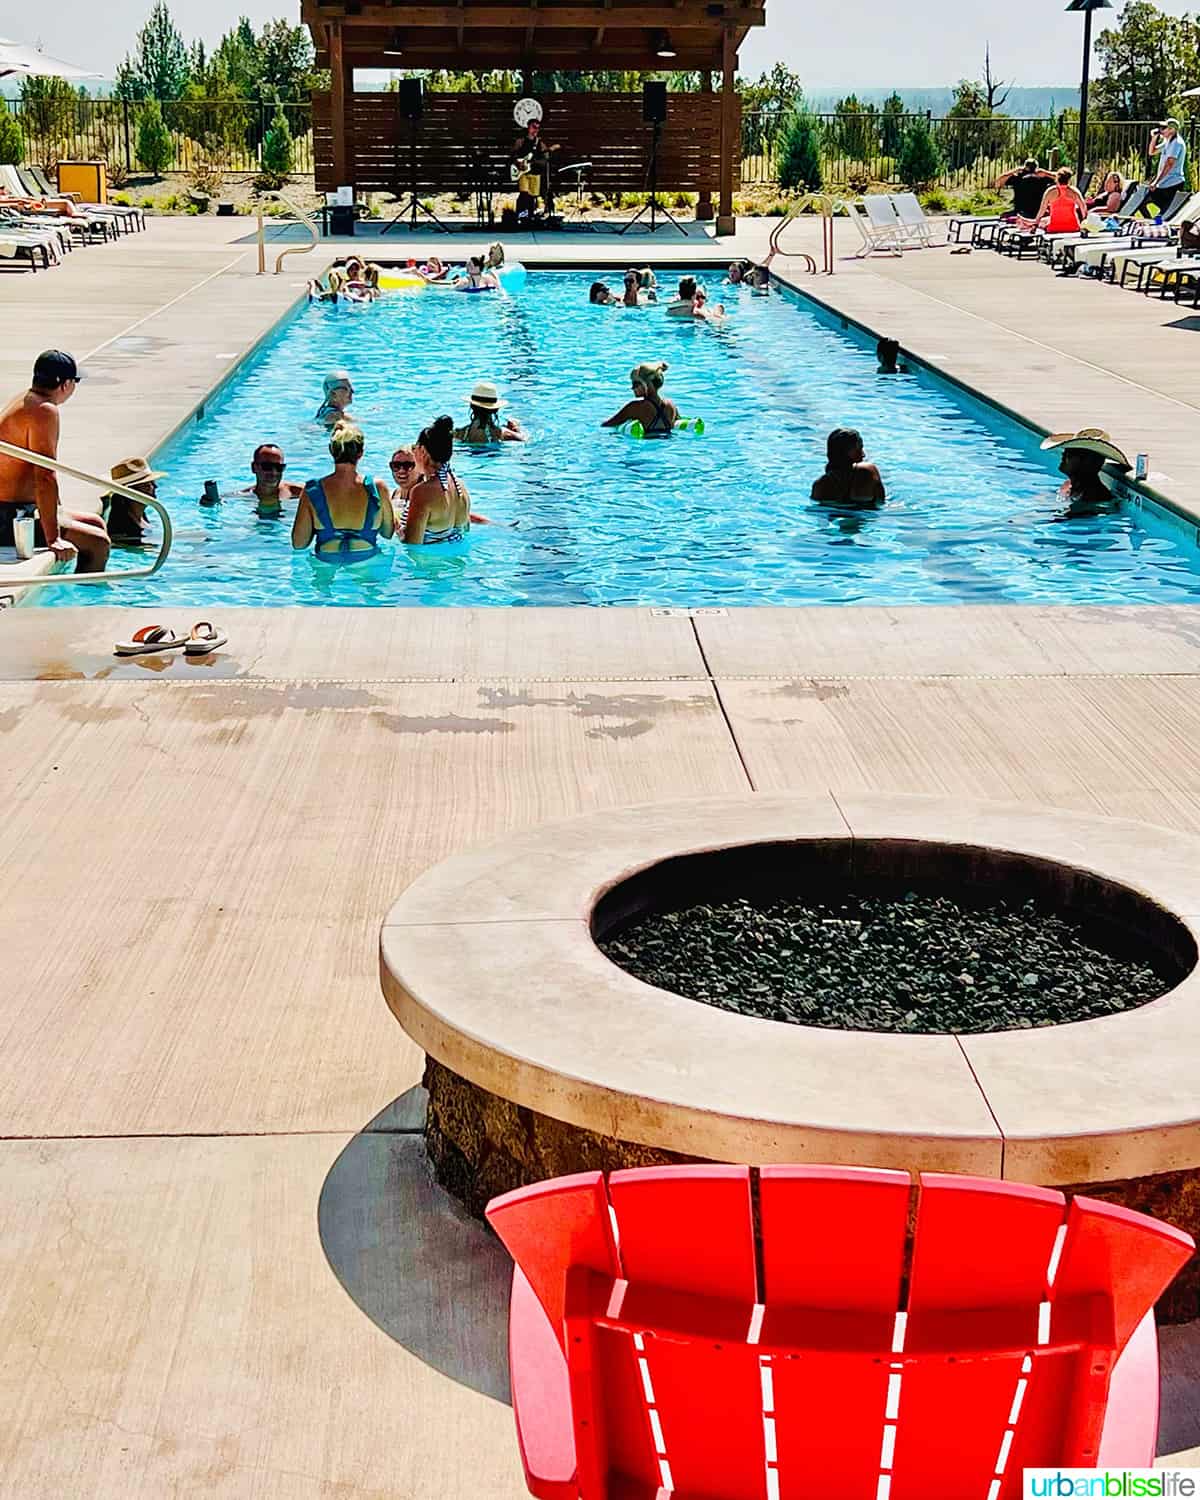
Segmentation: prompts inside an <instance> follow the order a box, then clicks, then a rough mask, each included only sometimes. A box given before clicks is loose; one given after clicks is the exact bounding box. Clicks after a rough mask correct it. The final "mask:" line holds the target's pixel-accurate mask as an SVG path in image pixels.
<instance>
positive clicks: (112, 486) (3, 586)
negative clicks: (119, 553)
mask: <svg viewBox="0 0 1200 1500" xmlns="http://www.w3.org/2000/svg"><path fill="white" fill-rule="evenodd" d="M0 453H4V454H7V456H8V457H9V458H18V459H20V460H21V461H22V462H23V463H27V464H33V465H35V466H36V467H37V468H39V469H52V470H54V471H55V472H56V473H58V474H68V475H70V477H71V478H72V479H78V480H80V481H81V482H82V483H83V484H92V485H95V486H96V488H97V489H101V490H106V491H107V492H108V493H109V494H110V495H124V496H125V498H126V500H133V501H135V502H136V503H137V504H138V505H148V506H149V507H150V508H151V510H153V511H156V512H157V514H158V517H159V519H160V520H161V521H162V541H161V542H160V543H159V546H158V556H157V557H156V558H155V559H154V561H153V562H152V563H151V564H150V566H149V567H148V568H120V569H118V570H117V571H116V572H115V573H44V574H42V575H41V577H38V578H6V579H4V580H3V581H2V582H0V592H2V593H7V592H8V591H9V589H36V588H45V587H46V585H47V584H51V583H52V584H56V585H60V586H65V585H67V584H74V583H114V582H117V581H119V580H122V579H126V578H149V577H150V576H151V574H153V573H157V572H158V570H159V568H161V567H162V565H163V563H165V562H166V560H167V556H168V554H169V553H170V551H171V542H172V541H173V540H174V535H175V533H174V532H173V531H172V529H171V517H170V516H169V515H168V514H167V508H166V506H165V505H164V504H163V503H162V501H161V500H156V499H155V497H154V496H153V495H143V494H141V493H140V492H139V491H138V490H132V489H130V488H129V486H128V485H124V484H118V483H117V482H116V480H114V479H101V478H100V477H99V475H97V474H86V473H84V471H83V470H82V469H73V468H71V466H70V464H64V463H62V462H61V461H60V460H59V459H57V458H47V457H46V455H45V454H44V453H31V452H30V451H29V449H28V448H18V447H16V446H15V445H14V444H12V443H3V442H0Z"/></svg>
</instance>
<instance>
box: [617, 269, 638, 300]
mask: <svg viewBox="0 0 1200 1500" xmlns="http://www.w3.org/2000/svg"><path fill="white" fill-rule="evenodd" d="M641 291H642V283H641V278H640V276H639V275H638V273H637V271H634V270H629V271H626V272H625V295H624V297H622V299H621V300H622V302H623V303H624V304H625V306H626V307H640V306H641Z"/></svg>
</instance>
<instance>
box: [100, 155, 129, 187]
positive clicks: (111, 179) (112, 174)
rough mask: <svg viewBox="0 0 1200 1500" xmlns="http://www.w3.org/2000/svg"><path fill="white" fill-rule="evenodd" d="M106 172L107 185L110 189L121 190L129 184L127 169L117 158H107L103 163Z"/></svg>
mask: <svg viewBox="0 0 1200 1500" xmlns="http://www.w3.org/2000/svg"><path fill="white" fill-rule="evenodd" d="M105 166H106V170H107V172H108V185H109V187H112V188H123V187H125V186H127V185H128V182H129V168H128V167H127V166H126V165H125V163H124V162H123V161H122V160H121V159H120V157H119V156H117V157H114V156H109V157H108V158H107V161H106V163H105Z"/></svg>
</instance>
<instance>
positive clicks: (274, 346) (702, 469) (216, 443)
mask: <svg viewBox="0 0 1200 1500" xmlns="http://www.w3.org/2000/svg"><path fill="white" fill-rule="evenodd" d="M594 274H598V273H591V272H559V271H543V272H532V273H530V275H529V278H528V281H527V283H526V285H525V287H524V289H523V290H521V291H520V292H518V293H517V294H516V295H514V296H512V297H503V296H499V295H484V296H477V297H464V296H461V295H456V294H452V293H447V292H438V291H433V290H424V291H415V292H396V293H391V294H387V295H385V297H384V298H383V299H382V300H381V302H380V303H379V304H378V305H376V306H374V307H367V308H354V307H330V306H315V307H304V308H302V309H300V310H298V311H297V312H296V313H295V314H294V315H291V316H289V317H288V318H285V319H284V320H283V321H282V322H281V324H280V325H279V327H278V328H277V329H276V330H275V331H274V332H273V333H272V334H271V336H270V337H269V339H268V340H267V341H266V342H265V343H264V344H263V345H262V346H260V348H259V349H258V350H257V351H256V353H255V354H254V355H253V356H252V357H251V358H250V359H249V360H248V361H247V362H246V363H245V364H244V365H243V366H242V367H241V369H240V370H239V371H238V372H237V373H236V375H235V377H234V379H232V380H231V381H229V382H228V383H227V384H226V385H225V386H224V387H223V389H222V390H221V391H220V392H219V393H218V394H217V395H216V396H215V397H213V398H212V399H211V400H210V401H209V402H208V404H207V407H206V410H205V412H204V415H203V417H202V419H201V420H198V421H195V422H190V423H189V424H188V425H187V426H186V427H185V428H184V429H183V431H182V432H181V433H180V434H179V435H178V436H177V437H176V438H174V439H173V440H172V441H171V442H170V443H168V444H167V445H166V446H165V447H164V448H162V449H160V451H159V452H158V454H157V455H156V458H155V467H156V468H162V469H166V470H167V471H168V472H169V478H167V479H166V480H164V481H163V482H162V484H161V485H160V494H161V496H162V498H163V499H164V500H165V502H166V503H167V505H168V506H169V507H170V509H171V512H172V516H173V518H174V520H175V525H176V543H175V549H174V551H173V553H172V555H171V558H170V560H169V561H168V563H167V565H166V567H165V568H164V569H163V571H162V572H161V573H160V574H158V575H157V576H155V577H154V578H151V579H148V580H145V581H144V582H141V583H137V584H129V585H124V586H121V587H120V588H119V589H118V588H115V587H113V588H110V587H100V588H96V589H66V588H64V589H55V588H52V589H47V590H46V591H45V595H46V596H47V597H44V598H43V600H42V601H40V602H44V603H53V604H71V605H79V604H81V603H87V604H100V603H112V602H114V601H115V600H117V599H119V600H120V601H121V602H123V603H132V604H139V605H152V604H160V603H161V604H164V605H170V604H176V603H187V604H203V605H205V606H206V607H215V606H220V605H235V604H258V605H283V604H304V605H387V604H427V605H443V606H445V605H490V604H509V605H524V604H530V605H535V604H536V605H573V604H601V605H603V604H609V605H613V604H638V605H663V606H714V605H752V604H753V605H763V604H787V605H791V604H818V603H870V604H935V603H936V604H954V603H960V604H966V603H1000V602H1005V603H1022V602H1031V601H1039V602H1055V603H1067V604H1074V603H1078V604H1082V603H1091V604H1115V603H1120V604H1130V603H1149V602H1154V603H1169V602H1185V601H1193V600H1195V599H1196V598H1197V597H1200V553H1198V551H1197V548H1196V546H1195V531H1194V529H1193V528H1191V527H1187V526H1184V525H1182V524H1179V523H1177V522H1176V521H1175V520H1174V519H1173V518H1170V517H1166V516H1163V515H1161V514H1160V513H1158V512H1157V511H1156V510H1155V509H1154V508H1153V507H1147V508H1146V509H1145V510H1141V511H1138V512H1137V514H1136V515H1135V514H1134V513H1132V512H1130V511H1128V510H1122V511H1121V512H1120V513H1118V514H1115V515H1112V516H1106V517H1102V518H1096V519H1091V520H1074V521H1069V522H1060V521H1056V519H1055V517H1056V516H1057V515H1058V513H1059V507H1058V505H1057V503H1056V500H1055V488H1056V479H1057V476H1056V474H1055V468H1054V464H1055V460H1054V458H1053V457H1052V456H1050V455H1046V454H1041V453H1039V452H1038V449H1037V440H1036V438H1035V437H1034V436H1033V435H1032V434H1030V433H1029V432H1028V431H1026V429H1024V428H1022V427H1021V426H1019V425H1018V424H1016V423H1014V422H1012V421H1010V420H1008V419H1007V418H1005V417H1004V416H1003V415H1001V414H999V413H996V412H993V411H992V410H991V409H989V408H987V407H986V406H984V405H983V404H982V403H980V402H977V401H975V400H973V399H972V398H971V397H969V396H968V395H967V394H965V393H963V392H959V391H958V390H956V389H955V388H953V387H952V386H950V385H949V384H947V383H945V382H943V381H941V380H940V379H938V378H937V377H935V376H933V375H931V374H929V373H922V374H918V375H916V376H909V377H887V376H879V375H877V374H876V373H875V359H874V353H873V348H872V347H871V346H870V345H869V344H868V343H867V342H866V341H865V340H864V339H863V338H862V337H861V336H860V335H857V334H854V333H852V332H849V331H843V330H842V329H841V327H840V325H838V323H837V322H836V321H835V320H833V319H831V318H830V317H828V316H827V315H826V314H824V313H823V312H821V311H820V310H818V309H817V308H815V307H814V306H813V304H811V303H810V302H809V301H808V300H807V299H805V298H802V297H799V296H797V295H794V294H791V293H784V294H781V295H780V294H773V295H771V296H770V297H758V296H754V295H753V294H752V293H750V292H749V291H747V290H743V289H742V288H734V287H725V288H721V289H720V290H719V291H718V288H717V285H716V284H717V282H718V280H719V277H718V276H717V275H715V274H714V275H709V276H707V277H703V276H702V278H701V279H702V280H705V279H706V280H707V281H708V283H709V287H710V292H711V293H712V294H713V295H714V299H715V297H717V296H720V297H723V298H724V299H725V301H726V302H727V304H729V307H730V317H729V319H728V321H727V322H726V324H725V325H724V326H723V327H721V328H719V329H714V328H710V327H697V326H692V325H691V324H690V323H686V322H681V321H676V320H674V319H671V318H668V317H667V316H666V314H665V312H664V311H663V309H662V308H661V307H659V308H646V309H638V310H625V309H622V310H619V311H616V310H609V309H605V308H596V307H591V306H589V304H588V301H587V289H588V286H589V284H590V283H591V281H592V280H593V279H594ZM617 279H619V278H615V277H614V276H613V275H612V274H611V273H610V276H609V280H610V282H611V281H614V280H617ZM661 279H662V280H663V281H664V282H666V281H668V280H669V279H670V278H668V277H667V276H666V275H664V276H663V277H662V278H661ZM649 358H661V359H665V360H667V361H668V364H669V371H668V375H667V385H666V393H667V394H669V395H670V396H671V397H673V399H674V400H675V401H676V403H677V404H678V406H679V408H680V410H681V411H682V412H683V413H684V414H685V415H692V416H702V417H703V418H704V419H705V422H706V424H707V431H706V433H705V434H704V436H703V437H693V436H690V435H677V436H675V437H673V438H672V439H671V440H670V441H668V442H638V441H635V440H633V439H631V438H629V437H626V436H622V435H620V434H616V433H613V432H610V431H602V430H601V429H600V426H599V424H600V422H601V420H602V419H603V418H604V417H606V416H608V415H609V414H610V413H612V412H613V411H615V410H616V409H617V408H618V406H619V405H620V404H621V403H622V402H623V401H624V400H625V399H626V398H627V396H628V392H629V382H628V374H629V370H630V368H631V366H632V365H634V364H635V363H636V362H638V361H640V360H643V359H649ZM339 367H345V368H346V369H348V370H349V371H350V372H351V374H352V375H353V378H354V383H355V391H356V394H355V401H354V408H353V412H354V415H355V417H356V418H357V419H358V421H359V422H360V423H361V424H362V426H363V427H364V429H365V431H366V435H367V443H368V451H367V456H366V459H365V461H364V465H363V467H364V470H365V471H367V472H370V473H373V474H376V475H379V476H381V477H383V478H385V479H386V477H387V462H388V458H389V457H390V455H391V452H392V449H393V447H394V446H395V444H396V442H397V441H398V440H401V439H411V438H412V437H413V436H414V435H415V434H416V432H417V431H418V429H419V428H420V427H421V426H423V425H424V424H425V423H426V422H427V421H429V420H430V419H432V418H433V417H434V416H436V415H438V414H439V413H440V412H442V411H448V412H450V413H451V414H452V415H453V416H454V417H455V419H456V420H458V421H461V420H465V415H466V396H467V393H468V392H469V391H470V389H471V387H472V385H473V384H474V383H475V381H476V380H479V379H490V380H494V381H495V382H496V383H497V384H498V385H499V386H500V388H501V391H502V393H503V395H504V398H505V410H506V411H507V412H509V413H511V414H513V415H516V416H518V417H519V418H520V419H521V420H522V422H524V423H525V425H526V426H527V427H528V428H529V429H530V431H531V434H532V441H530V442H529V443H527V444H519V445H518V444H506V445H505V446H504V447H503V448H502V449H497V450H495V451H485V452H470V451H466V450H462V449H460V450H459V452H458V453H457V454H456V461H455V466H456V470H457V472H458V473H459V474H460V476H461V477H462V478H463V479H464V480H465V481H466V483H467V485H468V486H469V487H470V490H471V495H472V502H473V505H474V507H475V509H476V510H478V511H481V512H482V513H483V514H485V515H487V516H488V517H489V518H490V519H491V520H492V521H493V522H495V523H496V524H494V525H490V526H476V527H473V528H472V531H471V535H470V539H469V541H468V542H467V543H465V544H464V545H462V546H456V547H449V548H443V547H428V548H405V547H403V546H389V547H387V549H386V556H385V557H384V558H383V559H381V560H379V561H376V562H372V563H365V564H359V565H355V566H354V567H350V568H341V569H335V568H331V567H328V566H326V565H324V564H320V563H316V562H314V561H312V560H311V559H310V557H309V556H308V555H306V554H304V555H299V556H296V555H294V554H293V553H292V551H291V548H290V545H289V526H290V521H289V522H280V521H277V520H274V521H272V520H262V519H259V518H257V517H256V516H255V515H254V513H253V511H252V509H251V503H250V501H249V500H247V499H246V498H245V497H242V496H237V495H234V494H233V493H232V492H233V491H234V490H235V489H237V488H239V487H240V486H242V485H245V484H248V483H250V474H249V469H248V466H249V461H250V454H251V452H252V450H253V449H254V447H255V445H256V444H258V443H259V442H262V441H265V440H271V441H275V442H278V443H280V444H282V446H283V447H284V450H285V453H286V456H287V460H288V478H289V479H303V478H307V477H310V476H312V475H315V474H321V473H324V472H327V470H328V468H329V459H328V456H327V452H326V448H325V444H326V441H327V434H326V433H325V432H324V431H323V430H322V429H320V428H318V427H317V426H316V425H315V424H314V423H313V421H312V415H313V413H314V411H315V410H316V407H317V405H318V402H319V400H320V396H321V378H322V376H323V375H324V373H325V372H326V371H327V370H329V369H336V368H339ZM836 426H853V427H858V428H860V429H861V430H862V432H863V434H864V436H865V438H866V443H867V449H868V454H869V456H870V457H871V458H872V459H873V460H875V461H876V462H877V463H878V464H879V466H880V468H881V469H882V471H883V474H884V478H885V480H886V481H887V486H888V492H889V497H890V498H889V501H888V504H887V505H886V507H884V509H883V510H882V511H880V512H877V513H869V514H863V513H858V514H847V513H839V512H836V511H829V510H827V509H823V508H820V507H817V506H814V505H813V504H812V503H811V502H810V500H809V499H808V493H809V487H810V485H811V482H812V479H813V477H814V476H815V475H816V474H817V473H819V472H820V470H821V468H822V466H823V463H824V440H825V436H826V434H827V433H828V432H829V430H830V429H831V428H833V427H836ZM208 479H215V480H217V481H218V483H219V484H220V486H221V488H222V490H224V491H228V492H230V495H229V498H226V499H225V501H224V503H223V504H222V505H221V506H219V507H215V508H211V509H207V508H204V507H202V506H201V505H200V504H199V496H200V495H201V492H202V490H203V487H204V482H205V481H206V480H208ZM289 510H290V508H289ZM122 556H125V557H127V556H128V554H117V558H116V562H117V565H119V563H120V560H121V558H122ZM81 596H83V597H81Z"/></svg>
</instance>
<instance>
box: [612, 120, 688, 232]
mask: <svg viewBox="0 0 1200 1500" xmlns="http://www.w3.org/2000/svg"><path fill="white" fill-rule="evenodd" d="M661 135H662V121H661V120H655V122H654V137H653V139H652V141H651V142H650V199H649V201H648V202H646V203H643V204H642V206H641V208H639V209H638V211H637V213H635V214H634V216H633V218H632V219H630V221H629V223H628V224H623V225H622V226H621V228H620V229H618V230H617V233H618V234H628V233H629V231H630V230H631V229H632V228H633V226H634V225H635V224H636V223H637V222H638V221H639V219H641V217H642V216H643V214H646V213H648V214H649V215H650V222H649V224H644V225H643V226H642V227H643V229H645V230H646V232H647V233H648V234H657V233H658V228H659V224H658V221H659V218H660V217H661V218H664V219H665V220H666V221H667V223H668V224H670V225H671V226H672V228H674V229H677V230H678V231H679V233H680V234H681V235H683V237H684V239H687V237H688V232H687V230H686V229H685V228H684V227H683V225H682V224H681V223H680V222H679V220H678V219H677V218H676V217H675V215H674V214H673V213H672V212H671V210H670V209H669V208H667V207H666V205H665V204H662V203H660V202H659V201H658V141H659V137H660V136H661Z"/></svg>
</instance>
